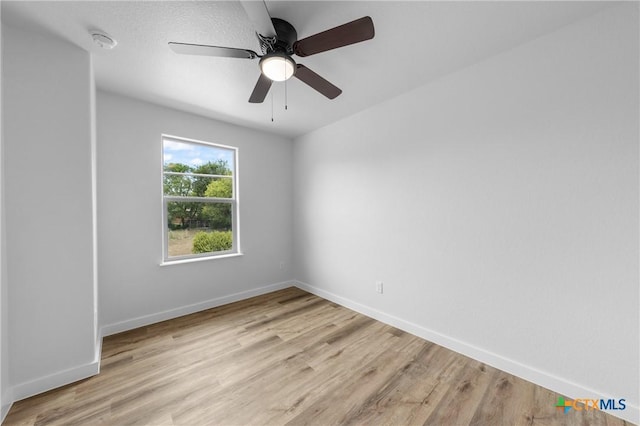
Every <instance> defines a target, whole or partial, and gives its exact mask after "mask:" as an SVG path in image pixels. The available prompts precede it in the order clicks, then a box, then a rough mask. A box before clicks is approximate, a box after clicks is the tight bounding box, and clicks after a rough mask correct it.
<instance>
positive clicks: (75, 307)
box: [2, 23, 98, 399]
mask: <svg viewBox="0 0 640 426" xmlns="http://www.w3.org/2000/svg"><path fill="white" fill-rule="evenodd" d="M2 32H3V34H2V35H3V52H2V54H3V70H2V71H3V84H4V86H3V92H2V96H3V110H2V114H3V116H2V121H3V130H4V139H3V142H4V161H5V163H4V173H5V174H4V178H5V179H4V191H3V192H4V207H5V220H6V224H7V226H6V229H5V231H6V232H5V234H6V248H7V249H6V253H5V255H6V262H7V263H6V274H7V275H6V278H7V280H8V294H9V297H10V298H11V302H10V304H9V308H10V309H9V317H8V323H9V324H8V332H9V344H10V346H9V354H8V355H9V359H10V361H11V365H10V377H9V380H10V383H11V385H12V388H13V392H14V396H15V398H16V399H20V398H22V397H25V396H29V395H30V394H33V393H37V392H41V391H43V390H46V389H48V388H50V387H54V386H60V385H62V384H64V383H66V382H70V381H73V380H77V379H79V378H81V377H86V376H87V375H90V374H92V373H93V372H95V371H97V365H98V364H97V360H96V359H95V355H96V347H95V346H96V345H95V343H96V323H95V321H94V312H95V303H94V297H95V285H96V283H95V282H94V277H93V263H92V258H93V237H92V232H93V231H92V229H93V223H92V203H91V200H92V188H91V155H92V153H91V146H92V142H91V137H92V133H91V122H92V118H91V114H92V112H93V106H92V105H91V92H92V90H93V87H92V84H93V80H92V77H91V72H90V71H91V59H90V56H89V54H88V53H87V52H85V51H82V50H80V49H79V48H77V47H75V46H73V45H71V44H68V43H65V42H62V41H56V40H53V39H49V38H45V37H42V36H40V35H37V34H35V33H31V32H25V31H23V30H20V29H17V28H13V27H11V26H9V25H7V24H6V23H5V24H4V25H3V26H2Z"/></svg>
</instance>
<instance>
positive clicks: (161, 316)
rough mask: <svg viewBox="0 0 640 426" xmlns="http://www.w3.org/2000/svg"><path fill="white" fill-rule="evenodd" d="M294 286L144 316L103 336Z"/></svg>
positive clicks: (267, 288)
mask: <svg viewBox="0 0 640 426" xmlns="http://www.w3.org/2000/svg"><path fill="white" fill-rule="evenodd" d="M294 285H295V284H294V282H292V281H285V282H281V283H275V284H270V285H266V286H264V287H259V288H255V289H251V290H247V291H242V292H239V293H234V294H230V295H228V296H222V297H217V298H215V299H210V300H206V301H204V302H198V303H194V304H192V305H187V306H181V307H178V308H174V309H169V310H166V311H162V312H158V313H155V314H149V315H143V316H141V317H137V318H132V319H129V320H125V321H120V322H117V323H114V324H108V325H105V326H103V327H102V328H101V334H102V336H103V337H106V336H110V335H112V334H117V333H122V332H123V331H128V330H133V329H134V328H138V327H144V326H146V325H150V324H155V323H157V322H160V321H166V320H169V319H173V318H177V317H181V316H183V315H189V314H193V313H195V312H200V311H204V310H205V309H211V308H215V307H218V306H222V305H226V304H228V303H233V302H238V301H240V300H244V299H249V298H250V297H254V296H260V295H262V294H267V293H271V292H273V291H277V290H282V289H284V288H288V287H293V286H294Z"/></svg>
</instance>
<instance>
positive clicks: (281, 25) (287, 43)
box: [265, 18, 298, 55]
mask: <svg viewBox="0 0 640 426" xmlns="http://www.w3.org/2000/svg"><path fill="white" fill-rule="evenodd" d="M271 22H272V23H273V27H274V28H275V30H276V34H277V36H278V40H276V44H275V46H273V50H274V51H275V52H284V53H286V54H287V55H293V43H295V42H296V41H297V40H298V33H297V32H296V29H295V28H293V25H291V24H290V23H288V22H287V21H285V20H284V19H279V18H271ZM265 53H269V52H265Z"/></svg>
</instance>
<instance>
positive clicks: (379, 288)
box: [376, 281, 382, 294]
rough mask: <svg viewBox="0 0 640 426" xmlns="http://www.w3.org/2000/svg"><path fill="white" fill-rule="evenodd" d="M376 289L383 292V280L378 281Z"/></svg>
mask: <svg viewBox="0 0 640 426" xmlns="http://www.w3.org/2000/svg"><path fill="white" fill-rule="evenodd" d="M376 291H377V292H378V293H380V294H382V281H376Z"/></svg>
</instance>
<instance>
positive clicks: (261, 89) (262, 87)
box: [249, 73, 271, 104]
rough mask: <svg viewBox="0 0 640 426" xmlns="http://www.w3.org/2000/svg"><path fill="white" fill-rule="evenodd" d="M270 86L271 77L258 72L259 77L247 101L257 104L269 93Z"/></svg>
mask: <svg viewBox="0 0 640 426" xmlns="http://www.w3.org/2000/svg"><path fill="white" fill-rule="evenodd" d="M270 88H271V79H269V77H267V76H265V75H264V74H262V73H260V78H259V79H258V82H257V83H256V87H254V88H253V92H252V93H251V96H250V97H249V102H251V103H252V104H259V103H262V102H263V101H264V98H266V97H267V93H269V89H270Z"/></svg>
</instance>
